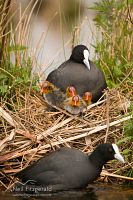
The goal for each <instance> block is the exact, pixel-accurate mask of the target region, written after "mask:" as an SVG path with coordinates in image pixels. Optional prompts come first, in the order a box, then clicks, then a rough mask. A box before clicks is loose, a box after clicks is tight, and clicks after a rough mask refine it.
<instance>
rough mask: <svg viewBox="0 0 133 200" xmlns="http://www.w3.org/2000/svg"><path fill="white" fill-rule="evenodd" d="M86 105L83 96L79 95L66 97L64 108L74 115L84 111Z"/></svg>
mask: <svg viewBox="0 0 133 200" xmlns="http://www.w3.org/2000/svg"><path fill="white" fill-rule="evenodd" d="M85 107H86V105H85V103H84V101H83V100H82V98H81V97H80V96H78V95H75V96H72V97H69V98H66V99H65V101H64V106H63V108H64V109H65V110H67V111H68V112H69V113H71V114H73V115H78V114H79V113H81V112H83V109H84V108H85Z"/></svg>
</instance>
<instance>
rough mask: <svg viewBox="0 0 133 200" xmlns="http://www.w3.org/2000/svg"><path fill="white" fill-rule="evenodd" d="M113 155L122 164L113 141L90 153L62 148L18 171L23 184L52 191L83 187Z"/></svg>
mask: <svg viewBox="0 0 133 200" xmlns="http://www.w3.org/2000/svg"><path fill="white" fill-rule="evenodd" d="M114 158H116V159H118V160H119V161H121V162H123V163H124V159H123V157H122V156H121V154H120V153H119V150H118V147H117V146H116V144H110V143H105V144H100V145H99V146H98V147H97V148H96V149H95V150H94V151H93V152H92V153H91V154H90V155H89V156H88V155H86V154H84V153H83V152H81V151H80V150H78V149H74V148H67V147H64V148H61V149H59V150H57V151H54V152H52V153H51V154H50V155H48V156H46V157H44V158H42V159H40V160H39V161H38V162H36V163H34V164H33V165H31V166H29V167H27V168H26V169H24V170H22V171H21V172H19V173H18V174H17V176H18V177H19V178H21V180H22V182H23V183H26V182H28V181H29V180H32V181H34V183H35V184H36V186H41V187H42V186H43V187H45V188H47V187H50V188H51V190H52V191H61V190H70V189H79V188H84V187H86V186H87V185H88V183H91V182H93V181H94V180H95V179H97V178H98V177H99V175H100V173H101V171H102V167H103V165H104V164H105V163H106V162H108V161H109V160H113V159H114Z"/></svg>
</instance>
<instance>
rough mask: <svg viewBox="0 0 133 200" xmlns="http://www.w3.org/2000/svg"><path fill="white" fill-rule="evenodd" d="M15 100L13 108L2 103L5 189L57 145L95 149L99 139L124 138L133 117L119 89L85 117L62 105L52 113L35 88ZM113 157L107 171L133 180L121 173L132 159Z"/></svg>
mask: <svg viewBox="0 0 133 200" xmlns="http://www.w3.org/2000/svg"><path fill="white" fill-rule="evenodd" d="M16 100H17V101H16V103H14V101H13V100H12V99H10V101H9V102H7V104H6V105H8V106H9V107H10V110H9V109H8V108H7V106H1V107H0V139H1V141H0V164H1V168H2V171H1V175H0V176H1V184H2V186H3V187H4V188H5V189H8V188H9V187H10V186H11V184H12V183H14V180H15V179H14V174H15V173H16V172H19V171H20V170H22V169H23V168H25V167H27V166H28V165H30V164H31V163H32V162H34V161H37V160H38V159H39V158H41V157H43V156H45V155H46V154H47V153H48V152H51V151H53V150H55V149H57V148H60V147H62V146H68V147H75V148H78V149H80V150H82V151H83V152H85V153H90V152H91V151H92V150H93V149H94V148H95V147H96V146H97V145H98V144H99V143H103V142H105V141H107V142H117V141H119V140H120V139H122V138H123V131H122V125H123V123H124V122H125V121H127V120H129V119H131V118H132V116H131V115H130V114H129V111H128V109H129V104H130V103H129V101H127V99H126V98H125V97H124V95H123V94H122V93H121V92H120V91H118V90H115V89H112V90H109V91H106V92H105V100H102V101H99V102H97V103H95V104H92V105H90V106H89V107H88V109H87V110H86V111H85V112H84V114H83V116H72V115H70V114H69V113H67V112H66V111H64V110H62V109H60V108H57V109H56V110H55V112H48V111H47V104H46V102H45V100H44V99H43V98H42V97H41V96H39V95H38V94H36V93H35V92H34V91H33V92H31V94H29V93H25V95H21V94H18V93H17V94H16ZM11 108H12V109H11ZM126 145H127V146H126ZM129 146H130V149H132V144H131V143H130V145H129V144H128V142H127V143H126V144H125V145H124V146H121V151H123V150H124V149H126V148H129ZM112 162H113V164H112V163H109V164H107V166H106V171H105V170H104V171H103V172H102V174H101V175H102V176H112V177H115V178H119V179H128V180H133V178H129V177H125V176H122V174H123V173H124V171H126V170H127V169H129V168H131V167H132V163H128V162H126V163H125V165H123V164H120V163H119V162H114V161H112ZM118 171H119V175H118V174H116V173H117V172H118Z"/></svg>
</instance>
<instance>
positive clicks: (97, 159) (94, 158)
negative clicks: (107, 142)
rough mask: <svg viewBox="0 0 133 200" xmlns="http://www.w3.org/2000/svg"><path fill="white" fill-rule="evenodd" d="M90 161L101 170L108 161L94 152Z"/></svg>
mask: <svg viewBox="0 0 133 200" xmlns="http://www.w3.org/2000/svg"><path fill="white" fill-rule="evenodd" d="M89 159H90V160H91V162H92V163H93V165H95V166H96V167H98V168H100V169H101V170H102V167H103V165H104V164H105V163H106V161H105V160H104V159H103V158H102V156H101V155H100V154H99V152H97V151H94V152H93V153H92V154H91V155H90V156H89Z"/></svg>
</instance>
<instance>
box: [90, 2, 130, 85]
mask: <svg viewBox="0 0 133 200" xmlns="http://www.w3.org/2000/svg"><path fill="white" fill-rule="evenodd" d="M93 9H95V10H96V11H97V12H98V14H97V15H96V17H95V19H94V20H95V23H96V25H97V26H98V28H99V29H100V31H101V33H102V39H101V41H98V42H97V44H96V46H95V50H96V53H97V54H98V56H99V59H98V61H97V64H98V65H99V66H100V67H101V68H102V70H103V71H104V73H105V75H106V80H107V83H108V86H109V87H116V86H119V84H121V82H123V84H125V82H126V83H127V84H128V85H129V86H133V85H132V82H133V70H132V69H133V31H132V25H133V24H132V23H133V22H132V21H131V15H132V13H133V1H132V0H130V1H127V0H119V1H117V0H103V1H101V2H100V3H96V4H95V6H94V7H93ZM124 80H125V81H124Z"/></svg>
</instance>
